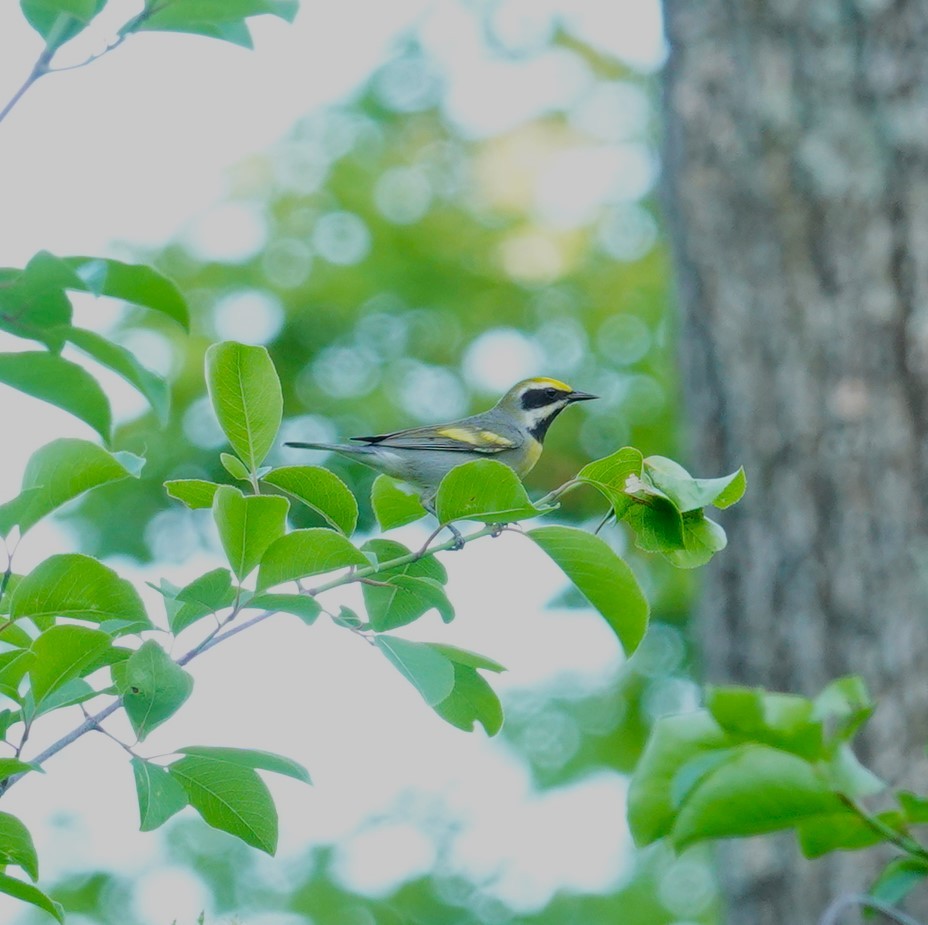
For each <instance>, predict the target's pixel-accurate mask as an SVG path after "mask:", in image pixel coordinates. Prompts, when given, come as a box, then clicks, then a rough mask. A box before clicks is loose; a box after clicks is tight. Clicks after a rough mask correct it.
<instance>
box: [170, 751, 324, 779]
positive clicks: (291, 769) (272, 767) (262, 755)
mask: <svg viewBox="0 0 928 925" xmlns="http://www.w3.org/2000/svg"><path fill="white" fill-rule="evenodd" d="M176 751H177V753H178V754H179V755H196V756H198V757H200V758H209V759H211V760H212V761H218V762H226V763H228V764H232V765H235V766H237V767H240V768H251V769H252V770H253V771H273V772H274V773H275V774H283V775H284V776H285V777H292V778H293V779H294V780H299V781H302V782H303V783H305V784H311V783H312V779H311V778H310V776H309V771H307V770H306V768H304V767H303V765H301V764H300V763H299V762H297V761H294V760H293V759H292V758H285V757H284V756H283V755H277V754H275V753H274V752H263V751H259V750H257V749H253V748H225V747H217V746H214V745H187V746H185V747H184V748H178V749H176Z"/></svg>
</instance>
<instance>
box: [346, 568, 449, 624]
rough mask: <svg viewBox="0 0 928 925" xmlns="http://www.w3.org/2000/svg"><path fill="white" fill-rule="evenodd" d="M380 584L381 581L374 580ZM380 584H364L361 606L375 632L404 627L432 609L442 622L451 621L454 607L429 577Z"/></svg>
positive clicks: (396, 578)
mask: <svg viewBox="0 0 928 925" xmlns="http://www.w3.org/2000/svg"><path fill="white" fill-rule="evenodd" d="M376 580H377V581H380V580H381V579H379V578H378V579H376ZM386 584H387V585H388V586H389V587H383V586H382V585H379V584H378V585H371V584H364V585H363V586H362V592H363V594H364V604H365V606H366V608H367V612H368V614H369V615H370V620H371V625H372V626H373V627H374V629H375V630H377V632H383V631H385V630H390V629H396V628H397V627H399V626H406V625H407V624H408V623H412V622H413V621H414V620H418V619H419V617H421V616H423V615H424V614H426V613H427V612H428V611H430V610H432V609H433V608H434V609H436V610H437V611H438V613H439V615H440V616H441V618H442V621H443V622H445V623H450V622H451V620H453V619H454V607H453V606H452V605H451V601H449V600H448V596H447V595H446V594H445V591H444V588H443V587H442V585H441V584H440V583H439V582H437V581H435V579H432V578H414V577H413V576H412V575H395V576H392V577H390V578H389V579H387V581H386Z"/></svg>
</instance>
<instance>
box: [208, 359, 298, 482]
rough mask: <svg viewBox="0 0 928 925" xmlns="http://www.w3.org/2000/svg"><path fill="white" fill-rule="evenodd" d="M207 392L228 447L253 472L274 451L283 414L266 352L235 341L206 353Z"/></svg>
mask: <svg viewBox="0 0 928 925" xmlns="http://www.w3.org/2000/svg"><path fill="white" fill-rule="evenodd" d="M206 386H207V389H208V390H209V396H210V400H211V401H212V403H213V410H214V411H215V412H216V417H217V419H218V420H219V424H220V426H221V427H222V429H223V432H224V433H225V435H226V437H228V438H229V443H231V444H232V448H233V449H234V450H235V452H236V453H237V454H238V456H239V458H240V459H241V460H242V461H243V462H244V463H245V465H246V466H247V467H248V469H249V470H250V471H251V472H255V471H256V470H257V468H258V466H260V465H261V463H262V462H263V461H264V457H265V456H267V454H268V451H269V450H270V449H271V447H272V446H273V445H274V440H275V439H276V438H277V431H278V429H279V427H280V420H281V416H282V414H283V398H282V396H281V391H280V380H279V379H278V378H277V371H276V370H275V369H274V364H273V363H272V362H271V358H270V356H269V355H268V352H267V350H265V348H264V347H249V346H246V345H245V344H238V343H235V342H234V341H226V342H224V343H221V344H213V345H212V346H211V347H210V348H209V350H207V351H206Z"/></svg>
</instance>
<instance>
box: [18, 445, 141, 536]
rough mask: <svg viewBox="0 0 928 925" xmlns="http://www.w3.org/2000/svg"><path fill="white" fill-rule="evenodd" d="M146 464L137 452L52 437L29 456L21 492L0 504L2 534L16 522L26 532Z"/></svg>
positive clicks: (130, 474) (132, 475)
mask: <svg viewBox="0 0 928 925" xmlns="http://www.w3.org/2000/svg"><path fill="white" fill-rule="evenodd" d="M143 465H144V460H143V459H141V458H140V457H138V456H133V455H132V454H131V453H117V454H112V453H108V452H107V451H106V450H104V449H103V447H101V446H97V444H95V443H90V442H88V441H87V440H78V439H74V438H62V439H60V440H53V441H52V442H51V443H48V444H46V445H45V446H43V447H41V448H40V449H38V450H36V451H35V452H34V453H33V454H32V456H31V457H30V459H29V463H28V464H27V466H26V471H25V473H24V475H23V482H22V490H21V493H20V494H19V495H18V496H17V497H16V498H14V499H13V500H12V501H8V502H7V503H6V504H4V505H0V536H6V535H7V534H8V533H9V532H10V530H11V529H12V528H13V527H14V526H17V525H18V526H19V529H20V532H21V533H25V532H26V531H27V530H29V529H31V528H32V527H33V526H35V524H36V523H38V522H39V521H40V520H41V519H42V518H43V517H45V516H47V515H48V514H50V513H52V511H55V510H57V509H58V508H59V507H61V506H62V505H63V504H66V503H67V502H68V501H71V500H73V499H74V498H76V497H78V496H79V495H82V494H83V493H84V492H86V491H90V490H91V489H92V488H96V487H97V486H99V485H105V484H107V483H109V482H118V481H121V480H122V479H127V478H138V475H139V472H141V469H142V466H143Z"/></svg>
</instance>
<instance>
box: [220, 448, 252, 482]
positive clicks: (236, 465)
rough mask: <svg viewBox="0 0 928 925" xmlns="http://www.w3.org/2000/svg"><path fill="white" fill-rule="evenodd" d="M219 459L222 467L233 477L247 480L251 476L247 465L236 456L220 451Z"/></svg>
mask: <svg viewBox="0 0 928 925" xmlns="http://www.w3.org/2000/svg"><path fill="white" fill-rule="evenodd" d="M219 461H220V462H221V463H222V468H223V469H225V470H226V472H228V473H229V475H231V476H232V478H233V479H239V480H240V481H242V482H247V481H248V480H249V479H250V478H251V473H249V471H248V467H247V466H246V465H245V463H243V462H242V461H241V460H240V459H239V458H238V456H233V455H232V454H231V453H220V454H219Z"/></svg>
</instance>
